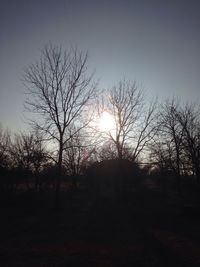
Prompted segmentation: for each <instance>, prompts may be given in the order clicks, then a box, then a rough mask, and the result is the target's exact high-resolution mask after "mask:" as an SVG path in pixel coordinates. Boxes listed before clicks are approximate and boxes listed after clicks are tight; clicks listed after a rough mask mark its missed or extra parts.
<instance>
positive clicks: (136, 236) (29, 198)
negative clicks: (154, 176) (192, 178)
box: [0, 181, 200, 267]
mask: <svg viewBox="0 0 200 267" xmlns="http://www.w3.org/2000/svg"><path fill="white" fill-rule="evenodd" d="M53 198H54V195H53V194H52V193H50V192H46V193H43V194H36V193H34V192H31V193H30V192H29V193H28V192H27V193H23V194H22V193H21V194H18V195H15V196H8V195H7V196H3V195H2V196H1V205H0V208H1V228H0V236H1V239H0V259H1V260H0V266H84V267H87V266H148V267H149V266H164V267H165V266H198V265H199V263H200V230H199V223H200V219H199V217H198V216H197V217H193V218H191V217H190V216H189V217H188V216H187V215H185V214H184V213H183V204H184V203H183V200H182V199H180V198H178V197H177V198H174V197H173V198H172V197H169V196H166V195H163V193H162V190H160V188H159V187H156V186H153V184H152V182H151V183H150V182H149V181H148V182H146V183H144V184H143V185H142V186H140V187H138V188H137V190H133V192H130V193H129V194H127V195H126V198H124V199H121V200H116V201H113V200H112V199H110V200H109V199H94V197H93V196H92V194H90V193H89V191H88V190H86V189H84V188H82V189H81V188H80V189H79V190H77V191H74V192H62V194H61V201H62V209H61V210H60V211H59V212H56V211H55V210H54V209H53Z"/></svg>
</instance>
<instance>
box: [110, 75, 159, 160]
mask: <svg viewBox="0 0 200 267" xmlns="http://www.w3.org/2000/svg"><path fill="white" fill-rule="evenodd" d="M106 109H107V110H108V111H109V112H110V114H112V115H113V117H114V120H115V129H113V130H112V131H110V132H108V133H107V137H109V139H110V140H111V141H112V142H113V144H114V145H115V148H116V151H117V157H118V158H119V159H122V158H124V157H126V156H127V155H128V157H131V158H132V159H133V160H136V159H137V158H138V156H139V155H140V154H141V152H142V151H143V150H144V148H145V146H146V145H147V144H148V143H149V142H150V140H151V139H152V137H153V135H154V134H155V131H154V130H155V127H154V119H155V110H156V103H155V102H154V103H153V104H151V105H150V107H149V108H148V109H146V108H145V103H144V95H143V92H142V90H140V89H139V88H138V86H137V84H136V82H133V83H129V82H127V81H125V80H123V81H120V82H119V84H118V85H117V86H114V87H112V88H111V90H110V91H109V95H108V100H107V103H106ZM127 152H128V153H127Z"/></svg>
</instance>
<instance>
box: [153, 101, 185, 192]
mask: <svg viewBox="0 0 200 267" xmlns="http://www.w3.org/2000/svg"><path fill="white" fill-rule="evenodd" d="M179 109H180V104H179V102H178V101H177V100H176V99H175V98H173V99H171V100H166V101H165V103H164V104H163V105H161V109H160V114H159V117H158V120H159V122H158V124H159V131H158V132H157V136H156V138H154V142H153V143H152V146H151V157H152V158H153V160H154V161H156V162H157V165H158V166H159V168H160V170H162V171H163V170H165V171H166V170H167V171H172V172H173V173H174V175H175V177H176V180H177V188H178V191H179V193H180V192H181V184H180V182H181V181H180V179H181V174H182V169H183V153H184V147H183V137H184V130H183V127H182V126H181V124H180V122H179V120H178V116H177V114H178V111H179Z"/></svg>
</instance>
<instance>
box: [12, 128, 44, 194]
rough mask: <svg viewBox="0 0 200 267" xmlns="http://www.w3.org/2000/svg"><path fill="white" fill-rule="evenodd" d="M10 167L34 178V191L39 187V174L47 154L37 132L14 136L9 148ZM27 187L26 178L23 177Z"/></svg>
mask: <svg viewBox="0 0 200 267" xmlns="http://www.w3.org/2000/svg"><path fill="white" fill-rule="evenodd" d="M10 155H11V158H12V167H13V168H15V169H17V170H18V172H19V171H20V172H21V174H22V173H23V174H24V175H25V176H31V177H32V176H33V175H34V176H35V189H36V190H38V187H39V173H40V171H41V170H42V166H43V165H44V164H45V163H46V161H47V152H46V150H45V148H44V145H43V142H42V139H41V136H40V135H39V134H38V132H35V133H30V134H22V133H21V134H15V136H14V140H13V142H12V145H11V146H10ZM24 178H25V181H26V184H27V186H28V187H29V183H28V180H29V179H28V178H30V177H24Z"/></svg>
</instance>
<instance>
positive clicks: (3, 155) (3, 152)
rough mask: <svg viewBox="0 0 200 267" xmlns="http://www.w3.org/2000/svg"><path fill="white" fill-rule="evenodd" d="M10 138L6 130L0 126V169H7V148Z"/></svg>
mask: <svg viewBox="0 0 200 267" xmlns="http://www.w3.org/2000/svg"><path fill="white" fill-rule="evenodd" d="M10 142H11V136H10V133H9V131H8V130H4V129H3V128H2V127H1V125H0V167H2V168H8V167H9V147H10Z"/></svg>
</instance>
